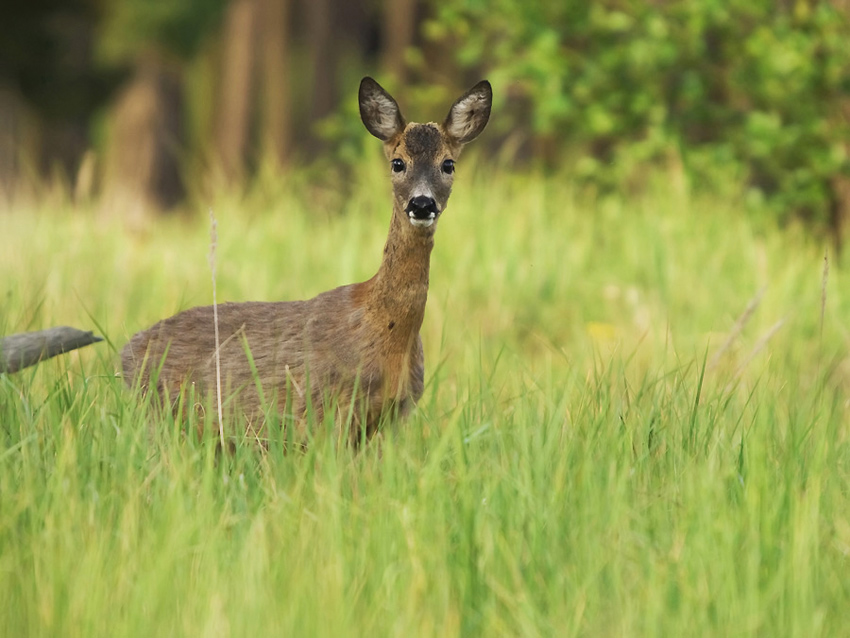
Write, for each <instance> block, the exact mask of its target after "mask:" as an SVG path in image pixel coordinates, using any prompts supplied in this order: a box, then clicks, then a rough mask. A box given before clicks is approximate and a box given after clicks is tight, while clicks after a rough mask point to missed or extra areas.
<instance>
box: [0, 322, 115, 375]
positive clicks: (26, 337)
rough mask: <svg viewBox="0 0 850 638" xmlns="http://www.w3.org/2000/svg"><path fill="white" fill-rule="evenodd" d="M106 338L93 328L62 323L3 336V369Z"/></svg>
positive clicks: (0, 361)
mask: <svg viewBox="0 0 850 638" xmlns="http://www.w3.org/2000/svg"><path fill="white" fill-rule="evenodd" d="M98 341H103V339H102V338H101V337H97V336H95V335H94V334H93V333H91V332H86V331H84V330H77V329H76V328H69V327H68V326H60V327H58V328H50V329H48V330H39V331H38V332H22V333H21V334H16V335H12V336H10V337H3V338H2V339H0V373H2V372H10V373H11V372H17V371H18V370H22V369H23V368H27V367H29V366H32V365H35V364H36V363H38V362H39V361H44V360H45V359H49V358H50V357H55V356H56V355H59V354H63V353H65V352H69V351H70V350H76V349H77V348H82V347H83V346H87V345H89V344H92V343H97V342H98Z"/></svg>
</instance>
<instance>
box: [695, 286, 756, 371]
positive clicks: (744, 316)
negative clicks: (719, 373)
mask: <svg viewBox="0 0 850 638" xmlns="http://www.w3.org/2000/svg"><path fill="white" fill-rule="evenodd" d="M764 291H765V288H762V289H761V290H759V291H758V292H757V293H756V295H755V297H753V298H752V299H750V302H749V303H748V304H747V307H746V308H745V309H744V312H742V313H741V316H740V317H738V319H737V321H735V325H734V326H732V330H731V331H730V332H729V336H728V337H727V338H726V341H724V342H723V345H721V346H720V348H718V350H717V352H715V353H714V356H713V357H711V361H709V363H708V370H711V369H713V368H714V367H715V366H716V365H717V364H718V363H720V358H721V357H722V356H723V355H724V353H725V352H726V351H727V350H728V349H729V347H730V346H731V345H732V343H734V341H735V339H737V338H738V336H739V335H740V334H741V332H742V331H743V330H744V326H746V325H747V322H748V321H749V320H750V317H752V316H753V313H754V312H755V311H756V308H758V305H759V304H760V303H761V298H762V297H763V296H764Z"/></svg>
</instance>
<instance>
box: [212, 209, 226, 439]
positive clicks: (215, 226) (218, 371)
mask: <svg viewBox="0 0 850 638" xmlns="http://www.w3.org/2000/svg"><path fill="white" fill-rule="evenodd" d="M217 245H218V222H217V221H216V219H215V215H214V214H213V210H212V208H210V257H209V259H210V271H211V273H212V295H213V326H214V327H215V398H216V408H217V409H218V438H219V441H220V443H221V449H222V450H224V415H223V413H222V409H221V347H220V345H219V338H218V301H217V299H216V290H215V249H216V246H217Z"/></svg>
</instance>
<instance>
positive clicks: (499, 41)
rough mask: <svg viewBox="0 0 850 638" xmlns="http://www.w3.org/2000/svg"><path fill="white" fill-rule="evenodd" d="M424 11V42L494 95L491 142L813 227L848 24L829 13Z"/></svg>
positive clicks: (834, 167) (836, 135) (829, 9)
mask: <svg viewBox="0 0 850 638" xmlns="http://www.w3.org/2000/svg"><path fill="white" fill-rule="evenodd" d="M434 4H435V7H436V19H435V20H434V21H433V22H431V23H430V24H429V25H428V26H427V28H426V33H427V34H428V35H429V36H430V37H431V38H433V39H435V40H438V41H441V42H444V43H446V45H447V46H452V47H456V50H457V59H458V61H459V63H460V64H461V65H462V66H464V67H467V68H482V67H484V68H486V69H487V71H488V73H489V75H490V77H491V79H492V80H493V81H494V83H495V85H496V86H497V87H500V88H501V89H502V90H501V91H496V99H497V112H498V113H499V117H498V118H495V121H494V125H495V127H497V128H499V129H500V130H501V131H502V132H503V133H504V134H505V135H508V134H509V133H510V132H511V131H526V132H528V133H529V134H530V135H531V136H536V137H538V138H542V139H544V140H545V141H547V142H548V143H549V145H548V148H549V149H552V148H554V149H556V151H555V152H554V153H553V152H551V151H550V152H549V155H550V157H549V159H553V158H554V157H557V158H558V159H561V158H563V157H564V155H568V156H572V157H573V158H577V161H576V162H575V169H576V171H577V174H578V176H579V177H581V178H583V179H587V180H590V181H592V182H594V183H597V184H600V185H606V184H607V185H611V184H613V183H617V182H620V183H622V180H624V179H626V180H628V179H629V178H634V177H635V175H636V173H637V177H638V178H640V177H641V170H642V169H643V168H645V166H646V165H647V164H648V163H653V162H655V163H658V162H660V163H665V162H669V159H670V157H671V154H672V155H673V156H674V157H675V158H681V159H682V160H683V161H684V162H685V165H686V168H687V169H689V170H690V171H691V172H692V173H693V175H694V176H695V177H696V178H697V179H698V180H700V181H703V180H706V179H708V180H714V181H715V182H716V181H717V180H718V179H728V178H729V177H730V176H738V179H740V180H742V181H743V182H744V183H745V185H746V186H747V187H748V188H750V189H751V195H752V196H753V197H755V199H756V201H758V202H761V201H762V200H764V199H765V198H766V200H767V203H768V204H769V205H770V206H771V208H772V210H773V211H774V213H777V214H779V215H780V216H781V217H785V216H787V215H789V214H798V215H802V216H804V217H806V218H810V219H814V220H816V221H819V222H824V221H827V220H828V219H829V215H830V205H831V203H832V199H833V194H832V192H831V186H830V179H831V178H832V177H833V176H835V175H836V174H845V175H847V174H848V173H850V160H848V142H850V121H848V111H847V110H842V109H846V105H847V100H848V98H849V97H850V47H848V46H847V43H848V42H850V23H848V16H847V14H846V13H842V11H841V10H840V9H838V8H836V7H835V6H834V4H833V3H830V2H826V1H818V0H814V1H802V0H800V1H794V2H775V1H773V0H755V1H750V0H672V1H669V2H656V1H652V0H635V1H626V2H624V1H622V0H601V1H599V2H579V1H577V0H565V1H563V2H547V1H544V0H531V1H525V0H496V1H494V2H482V1H481V0H457V1H455V0H452V1H451V2H448V1H446V2H435V3H434ZM505 106H507V107H508V108H505ZM721 168H722V169H723V170H721V171H719V172H718V169H721Z"/></svg>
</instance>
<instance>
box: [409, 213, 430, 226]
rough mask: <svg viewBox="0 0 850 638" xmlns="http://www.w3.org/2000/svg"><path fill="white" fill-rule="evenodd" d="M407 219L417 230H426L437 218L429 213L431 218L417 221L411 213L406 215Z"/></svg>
mask: <svg viewBox="0 0 850 638" xmlns="http://www.w3.org/2000/svg"><path fill="white" fill-rule="evenodd" d="M407 218H408V219H409V220H410V223H411V224H413V225H414V226H417V227H419V228H428V226H432V225H433V224H434V222H435V221H437V216H436V215H435V214H434V213H431V216H430V217H428V218H427V219H417V218H416V217H414V216H413V215H412V214H411V213H408V215H407Z"/></svg>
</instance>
